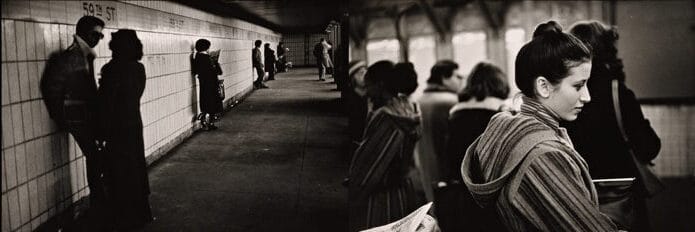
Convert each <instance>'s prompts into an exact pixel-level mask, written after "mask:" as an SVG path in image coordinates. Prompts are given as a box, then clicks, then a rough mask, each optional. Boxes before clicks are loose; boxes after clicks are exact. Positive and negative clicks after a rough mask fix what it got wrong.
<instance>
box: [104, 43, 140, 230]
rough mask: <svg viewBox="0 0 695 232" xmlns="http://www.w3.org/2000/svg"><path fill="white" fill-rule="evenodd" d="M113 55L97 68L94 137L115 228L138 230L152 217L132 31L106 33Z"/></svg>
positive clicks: (137, 54) (137, 53) (137, 47)
mask: <svg viewBox="0 0 695 232" xmlns="http://www.w3.org/2000/svg"><path fill="white" fill-rule="evenodd" d="M109 49H111V52H112V59H111V61H109V62H108V63H106V64H105V65H104V67H103V68H102V69H101V79H100V80H99V85H100V87H99V93H98V106H99V110H98V114H99V123H98V125H99V133H98V134H97V141H99V143H98V144H99V146H100V147H101V149H102V152H101V154H103V155H104V158H105V159H106V161H107V162H106V170H105V172H104V175H105V179H106V182H107V186H108V191H107V193H108V197H109V203H110V208H111V214H112V215H111V216H112V220H113V224H114V226H115V229H116V230H118V231H128V230H133V229H138V228H142V227H143V226H144V225H145V224H146V223H148V222H151V221H152V220H153V218H152V213H151V211H150V203H149V195H150V186H149V181H148V177H147V164H146V163H145V145H144V142H143V127H142V117H141V115H140V97H142V93H143V92H144V91H145V82H146V76H145V66H143V65H142V64H141V63H140V62H138V61H139V60H140V59H141V58H142V55H143V51H142V43H141V42H140V40H139V39H138V37H137V35H136V34H135V31H133V30H118V31H117V32H115V33H111V42H109Z"/></svg>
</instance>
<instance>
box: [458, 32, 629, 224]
mask: <svg viewBox="0 0 695 232" xmlns="http://www.w3.org/2000/svg"><path fill="white" fill-rule="evenodd" d="M590 71H591V53H590V51H589V49H588V48H587V47H585V46H584V45H583V44H582V43H581V41H579V40H578V39H577V38H575V37H574V36H572V35H570V34H567V33H563V32H562V29H561V28H560V26H559V25H558V24H557V23H555V22H553V21H550V22H548V23H545V24H541V25H539V26H538V27H537V28H536V31H535V32H534V38H533V39H532V40H531V41H530V42H529V43H527V44H526V45H524V46H523V47H522V48H521V50H520V51H519V54H518V55H517V58H516V70H515V72H516V84H517V86H518V87H519V89H521V92H522V93H523V95H524V97H523V104H522V106H521V112H520V113H519V114H517V115H511V114H510V113H506V112H502V113H498V114H497V115H495V116H494V117H493V118H492V119H491V120H490V123H489V124H488V126H487V128H486V129H485V131H484V132H483V134H482V135H481V136H480V137H478V139H476V140H475V141H474V142H473V144H471V146H470V147H469V148H468V150H467V152H466V155H465V156H464V160H463V164H462V167H461V172H462V177H463V181H464V183H465V184H466V186H467V187H468V189H469V191H470V192H471V195H472V196H473V198H474V199H475V201H476V202H477V203H478V204H479V205H480V206H482V207H494V208H495V211H496V212H497V214H498V216H499V218H500V220H501V221H502V222H503V224H504V225H505V227H506V228H507V230H510V231H616V230H617V228H616V226H615V224H614V223H613V222H611V221H610V219H609V218H608V217H606V216H605V215H603V214H602V213H601V212H599V206H598V200H597V194H596V189H595V188H594V186H593V185H592V183H591V176H590V174H589V171H588V170H589V169H588V167H587V165H586V162H585V161H584V159H583V158H582V157H581V156H580V155H579V154H578V153H577V151H575V150H574V148H573V145H572V141H571V140H570V138H569V136H568V135H567V131H566V130H565V129H564V128H561V127H560V126H559V122H560V121H561V120H563V121H572V120H575V119H576V118H577V114H578V113H579V112H580V111H581V109H582V107H583V105H584V104H586V103H588V102H589V101H590V100H591V97H590V96H589V92H588V90H587V87H586V82H587V80H588V79H589V73H590Z"/></svg>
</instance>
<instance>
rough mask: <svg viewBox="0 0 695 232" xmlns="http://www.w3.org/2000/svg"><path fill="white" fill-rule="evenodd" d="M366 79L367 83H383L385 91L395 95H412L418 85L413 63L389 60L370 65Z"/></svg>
mask: <svg viewBox="0 0 695 232" xmlns="http://www.w3.org/2000/svg"><path fill="white" fill-rule="evenodd" d="M364 80H365V83H367V85H374V84H376V85H381V86H382V89H383V91H386V92H387V93H388V94H390V95H393V96H396V95H398V94H399V93H402V94H406V95H410V94H412V93H413V92H415V89H417V85H418V84H417V73H416V72H415V68H414V67H413V64H412V63H398V64H393V62H391V61H388V60H382V61H379V62H376V63H374V64H372V65H371V66H369V68H367V73H366V74H365V75H364Z"/></svg>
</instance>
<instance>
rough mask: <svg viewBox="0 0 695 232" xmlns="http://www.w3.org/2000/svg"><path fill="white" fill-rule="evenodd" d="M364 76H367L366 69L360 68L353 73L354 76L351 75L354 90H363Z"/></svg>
mask: <svg viewBox="0 0 695 232" xmlns="http://www.w3.org/2000/svg"><path fill="white" fill-rule="evenodd" d="M364 74H367V68H365V67H362V68H360V69H358V70H357V71H355V74H352V75H353V76H352V78H353V80H355V88H362V89H364V85H365V83H364Z"/></svg>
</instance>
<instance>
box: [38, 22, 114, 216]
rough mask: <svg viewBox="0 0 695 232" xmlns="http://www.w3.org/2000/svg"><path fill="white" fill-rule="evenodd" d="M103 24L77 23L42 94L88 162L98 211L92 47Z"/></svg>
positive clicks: (101, 200)
mask: <svg viewBox="0 0 695 232" xmlns="http://www.w3.org/2000/svg"><path fill="white" fill-rule="evenodd" d="M103 28H104V21H102V20H101V19H98V18H96V17H93V16H84V17H82V18H80V20H79V21H78V22H77V27H76V31H77V33H76V34H75V35H74V38H75V40H74V42H73V43H72V45H70V47H68V48H67V49H66V50H65V51H63V52H61V53H59V54H57V55H55V56H52V57H51V59H50V60H49V62H48V64H47V67H46V69H45V71H44V73H43V78H42V80H41V91H42V94H43V97H44V101H45V103H46V108H47V109H48V113H49V115H50V117H51V119H53V120H54V121H55V123H56V124H57V125H58V126H59V127H60V129H61V130H65V131H67V132H69V133H70V134H71V135H72V136H73V138H75V141H76V142H77V144H78V145H79V146H80V149H82V153H83V154H84V156H85V157H86V159H87V182H88V185H89V191H90V194H89V200H90V205H91V206H92V207H94V208H99V207H100V206H101V205H102V204H103V203H104V201H105V195H104V186H103V182H102V179H101V174H102V172H103V170H102V168H101V166H102V162H103V161H102V157H99V155H98V154H97V147H96V143H95V137H94V133H95V131H94V126H95V125H94V123H95V122H94V119H95V115H93V112H95V105H96V104H95V100H96V96H97V85H96V83H95V81H94V57H96V53H95V52H94V50H93V49H92V48H94V47H95V46H96V45H97V44H98V43H99V40H101V39H102V38H104V35H103V34H102V33H101V32H102V30H103Z"/></svg>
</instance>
